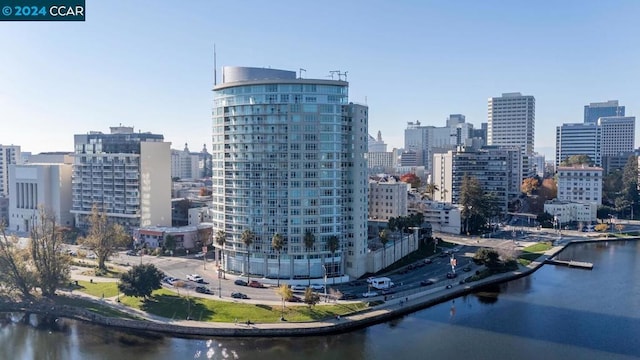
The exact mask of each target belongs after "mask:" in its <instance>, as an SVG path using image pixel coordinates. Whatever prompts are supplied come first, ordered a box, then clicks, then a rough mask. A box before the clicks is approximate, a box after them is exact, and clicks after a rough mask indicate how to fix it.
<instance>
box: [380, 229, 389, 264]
mask: <svg viewBox="0 0 640 360" xmlns="http://www.w3.org/2000/svg"><path fill="white" fill-rule="evenodd" d="M379 236H380V242H381V243H382V258H383V259H382V267H383V268H386V267H387V264H386V263H387V243H388V242H389V230H387V229H382V231H380V235H379Z"/></svg>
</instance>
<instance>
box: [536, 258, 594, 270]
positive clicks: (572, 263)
mask: <svg viewBox="0 0 640 360" xmlns="http://www.w3.org/2000/svg"><path fill="white" fill-rule="evenodd" d="M545 263H546V264H551V265H561V266H568V267H574V268H578V269H586V270H593V264H592V263H590V262H584V261H573V260H556V259H547V261H545Z"/></svg>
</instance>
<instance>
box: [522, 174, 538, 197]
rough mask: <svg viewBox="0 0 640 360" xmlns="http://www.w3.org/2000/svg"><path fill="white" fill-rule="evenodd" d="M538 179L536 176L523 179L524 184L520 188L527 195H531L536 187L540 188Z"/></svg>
mask: <svg viewBox="0 0 640 360" xmlns="http://www.w3.org/2000/svg"><path fill="white" fill-rule="evenodd" d="M538 185H539V183H538V179H536V178H534V177H530V178H526V179H524V180H522V185H521V186H520V190H522V192H523V193H525V194H527V195H531V193H532V192H534V191H535V190H536V189H538Z"/></svg>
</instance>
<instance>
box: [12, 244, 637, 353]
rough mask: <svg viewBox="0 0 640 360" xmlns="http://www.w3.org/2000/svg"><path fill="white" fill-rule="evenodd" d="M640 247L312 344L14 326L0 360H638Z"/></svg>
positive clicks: (615, 248) (581, 252)
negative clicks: (591, 265) (587, 267)
mask: <svg viewBox="0 0 640 360" xmlns="http://www.w3.org/2000/svg"><path fill="white" fill-rule="evenodd" d="M639 251H640V245H639V242H634V241H629V242H610V243H598V244H585V245H577V246H572V247H570V248H568V249H567V250H565V251H564V252H563V253H562V254H561V256H560V258H561V259H567V260H569V259H574V260H580V261H588V262H593V263H594V264H595V267H594V269H593V270H592V271H588V270H579V269H570V268H565V267H555V266H550V265H546V266H544V267H543V268H542V269H541V270H539V271H537V272H536V273H534V274H533V275H532V276H529V277H527V278H523V279H520V280H516V281H512V282H509V283H506V284H503V285H501V286H497V287H495V288H493V289H487V291H483V292H480V293H477V294H474V295H468V296H465V297H460V298H457V299H455V300H453V301H449V302H446V303H443V304H440V305H437V306H433V307H431V308H429V309H425V310H423V311H420V312H417V313H414V314H412V315H409V316H406V317H403V318H400V319H397V320H394V321H391V322H388V323H384V324H380V325H377V326H373V327H370V328H368V329H364V330H361V331H356V332H352V333H348V334H342V335H334V336H326V337H313V338H284V339H283V338H262V339H253V338H249V339H246V338H245V339H227V338H211V339H202V340H195V339H179V338H169V337H164V338H145V337H139V336H132V335H130V334H123V333H120V332H116V331H112V330H109V329H104V328H101V327H96V326H89V325H85V324H83V323H78V322H74V321H65V322H64V324H65V328H66V330H64V331H49V330H39V329H36V328H34V327H30V326H25V325H17V324H9V325H4V326H3V327H2V328H0V359H74V360H75V359H78V360H80V359H118V360H124V359H136V360H144V359H278V360H287V359H305V360H312V359H350V360H357V359H367V360H368V359H395V360H400V359H427V358H430V359H454V358H456V359H460V358H464V359H565V360H567V359H638V358H640V339H639V338H638V337H639V336H640V282H638V281H636V277H637V276H640V256H639V255H638V252H639Z"/></svg>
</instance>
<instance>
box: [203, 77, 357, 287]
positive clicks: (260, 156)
mask: <svg viewBox="0 0 640 360" xmlns="http://www.w3.org/2000/svg"><path fill="white" fill-rule="evenodd" d="M212 134H213V137H212V140H213V141H212V145H213V147H212V158H213V165H212V168H213V169H212V170H213V171H212V172H213V176H212V182H213V185H212V187H213V188H212V193H213V212H214V214H213V224H214V225H213V227H214V237H215V236H216V234H217V233H218V232H219V231H223V232H224V234H225V244H224V246H220V245H218V244H216V243H215V242H214V244H215V245H216V246H218V249H219V250H221V251H222V252H223V254H224V255H223V256H224V259H225V261H224V262H223V263H224V267H225V269H224V270H225V271H231V272H235V273H246V272H249V273H251V274H252V275H256V276H265V277H276V276H278V275H279V276H280V277H281V278H283V279H302V278H307V277H308V276H310V277H311V278H321V277H322V276H323V275H325V273H326V274H327V275H328V276H341V275H344V274H349V275H352V276H360V275H361V274H362V273H364V255H365V251H366V219H367V204H366V198H367V197H366V195H367V194H366V189H367V187H366V183H367V178H366V160H365V154H366V153H367V140H368V132H367V108H366V106H359V105H354V104H349V103H348V83H347V82H346V81H342V80H313V79H301V78H296V73H295V72H293V71H285V70H276V69H263V68H247V67H224V68H223V83H222V84H219V85H216V86H215V88H214V106H213V131H212ZM359 171H360V172H362V173H363V174H364V175H363V176H362V179H361V178H360V176H359ZM361 198H362V199H361ZM361 200H362V201H361ZM245 230H250V231H251V232H253V234H254V235H255V239H254V241H253V243H252V244H251V245H249V246H246V245H245V243H244V242H243V241H242V233H243V232H244V231H245ZM276 233H279V234H280V235H282V237H283V238H284V239H285V245H284V248H283V249H282V251H281V253H280V268H278V261H277V253H276V251H275V250H274V249H273V248H272V246H271V241H272V238H273V236H274V235H275V234H276ZM306 233H311V234H313V235H314V238H315V241H314V243H313V246H311V247H310V248H309V247H308V246H305V244H304V236H305V234H306ZM334 236H335V237H337V238H338V240H339V242H338V248H337V249H333V251H332V249H331V248H330V246H329V243H330V241H329V239H330V238H331V237H334ZM247 259H249V262H248V263H247Z"/></svg>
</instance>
